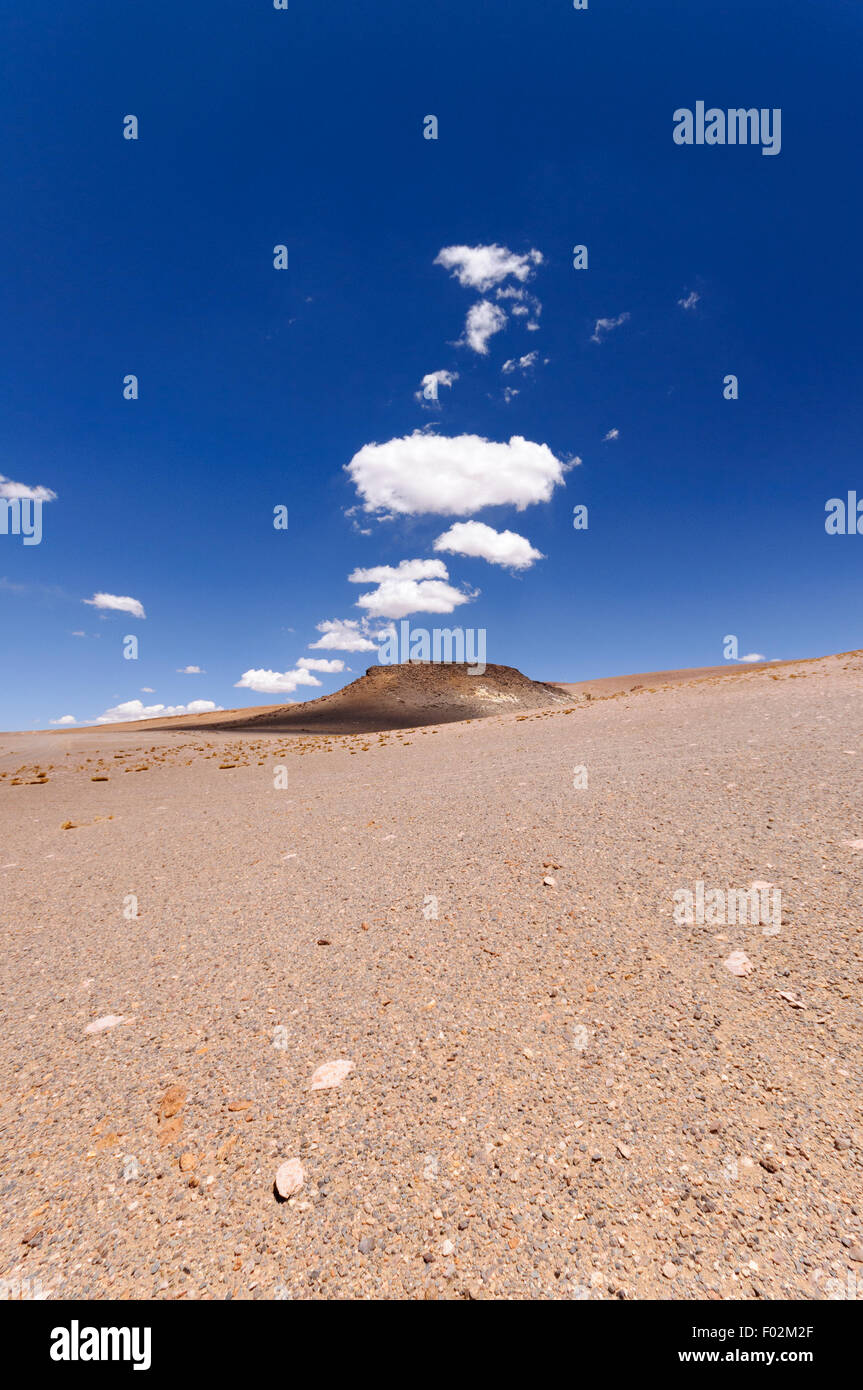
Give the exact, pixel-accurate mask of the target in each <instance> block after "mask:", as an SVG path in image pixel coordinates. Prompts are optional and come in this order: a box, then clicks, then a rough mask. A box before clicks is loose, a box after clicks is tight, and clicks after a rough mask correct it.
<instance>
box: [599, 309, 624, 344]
mask: <svg viewBox="0 0 863 1390" xmlns="http://www.w3.org/2000/svg"><path fill="white" fill-rule="evenodd" d="M629 317H630V316H629V314H618V316H617V318H616V319H597V320H596V324H595V326H594V329H593V333H592V334H591V337H590V341H591V342H592V343H601V342H602V341H603V339H604V338H605V337H607V335H608V334H609V333H611V331H612V330H613V329H615V328H619V327H620V325H621V324H622V323H627V322H628V321H629Z"/></svg>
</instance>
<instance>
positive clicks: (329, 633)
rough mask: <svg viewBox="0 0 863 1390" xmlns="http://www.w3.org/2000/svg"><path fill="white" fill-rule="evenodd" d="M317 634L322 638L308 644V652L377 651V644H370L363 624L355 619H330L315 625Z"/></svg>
mask: <svg viewBox="0 0 863 1390" xmlns="http://www.w3.org/2000/svg"><path fill="white" fill-rule="evenodd" d="M317 629H318V632H322V633H323V636H322V637H319V638H318V640H317V642H310V643H309V651H312V652H314V651H330V652H373V651H376V650H377V643H375V642H372V641H371V639H370V637H369V634H368V633H367V632H366V630H365V623H364V622H363V624H360V623H359V622H358V621H357V620H356V619H355V618H332V619H327V620H326V621H325V622H322V623H318V624H317Z"/></svg>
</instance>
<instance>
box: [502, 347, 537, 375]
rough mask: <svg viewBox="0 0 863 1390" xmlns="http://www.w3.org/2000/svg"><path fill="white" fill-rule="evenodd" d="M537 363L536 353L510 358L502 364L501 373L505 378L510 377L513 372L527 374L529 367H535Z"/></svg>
mask: <svg viewBox="0 0 863 1390" xmlns="http://www.w3.org/2000/svg"><path fill="white" fill-rule="evenodd" d="M538 361H539V353H538V352H526V353H525V354H524V356H523V357H510V359H509V361H508V362H504V364H503V366H502V367H501V371H502V372H503V373H504V375H505V376H511V375H512V373H513V372H527V371H530V368H531V367H535V366H536V364H537V362H538Z"/></svg>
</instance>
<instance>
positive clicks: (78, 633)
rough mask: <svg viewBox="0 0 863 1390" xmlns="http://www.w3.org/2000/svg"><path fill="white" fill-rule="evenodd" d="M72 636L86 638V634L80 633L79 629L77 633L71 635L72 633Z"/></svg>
mask: <svg viewBox="0 0 863 1390" xmlns="http://www.w3.org/2000/svg"><path fill="white" fill-rule="evenodd" d="M72 636H73V637H86V636H87V634H86V632H81V631H80V629H79V630H78V631H77V632H73V633H72Z"/></svg>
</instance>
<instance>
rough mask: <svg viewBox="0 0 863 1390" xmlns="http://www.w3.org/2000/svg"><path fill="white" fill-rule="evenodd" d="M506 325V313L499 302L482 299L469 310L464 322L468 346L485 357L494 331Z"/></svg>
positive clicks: (496, 331) (465, 339)
mask: <svg viewBox="0 0 863 1390" xmlns="http://www.w3.org/2000/svg"><path fill="white" fill-rule="evenodd" d="M505 327H506V314H505V313H504V312H503V309H500V308H499V307H498V305H497V304H492V303H491V302H490V301H489V300H488V299H481V300H480V302H479V304H474V305H473V306H472V307H471V308H470V309H468V312H467V318H466V319H465V324H464V339H463V341H464V342H465V343H467V345H468V347H470V348H473V350H474V352H478V353H480V354H481V355H482V356H483V357H484V356H485V355H486V354H487V352H488V340H489V338H490V337H491V336H492V335H493V334H494V333H499V332H500V330H501V329H502V328H505Z"/></svg>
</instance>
